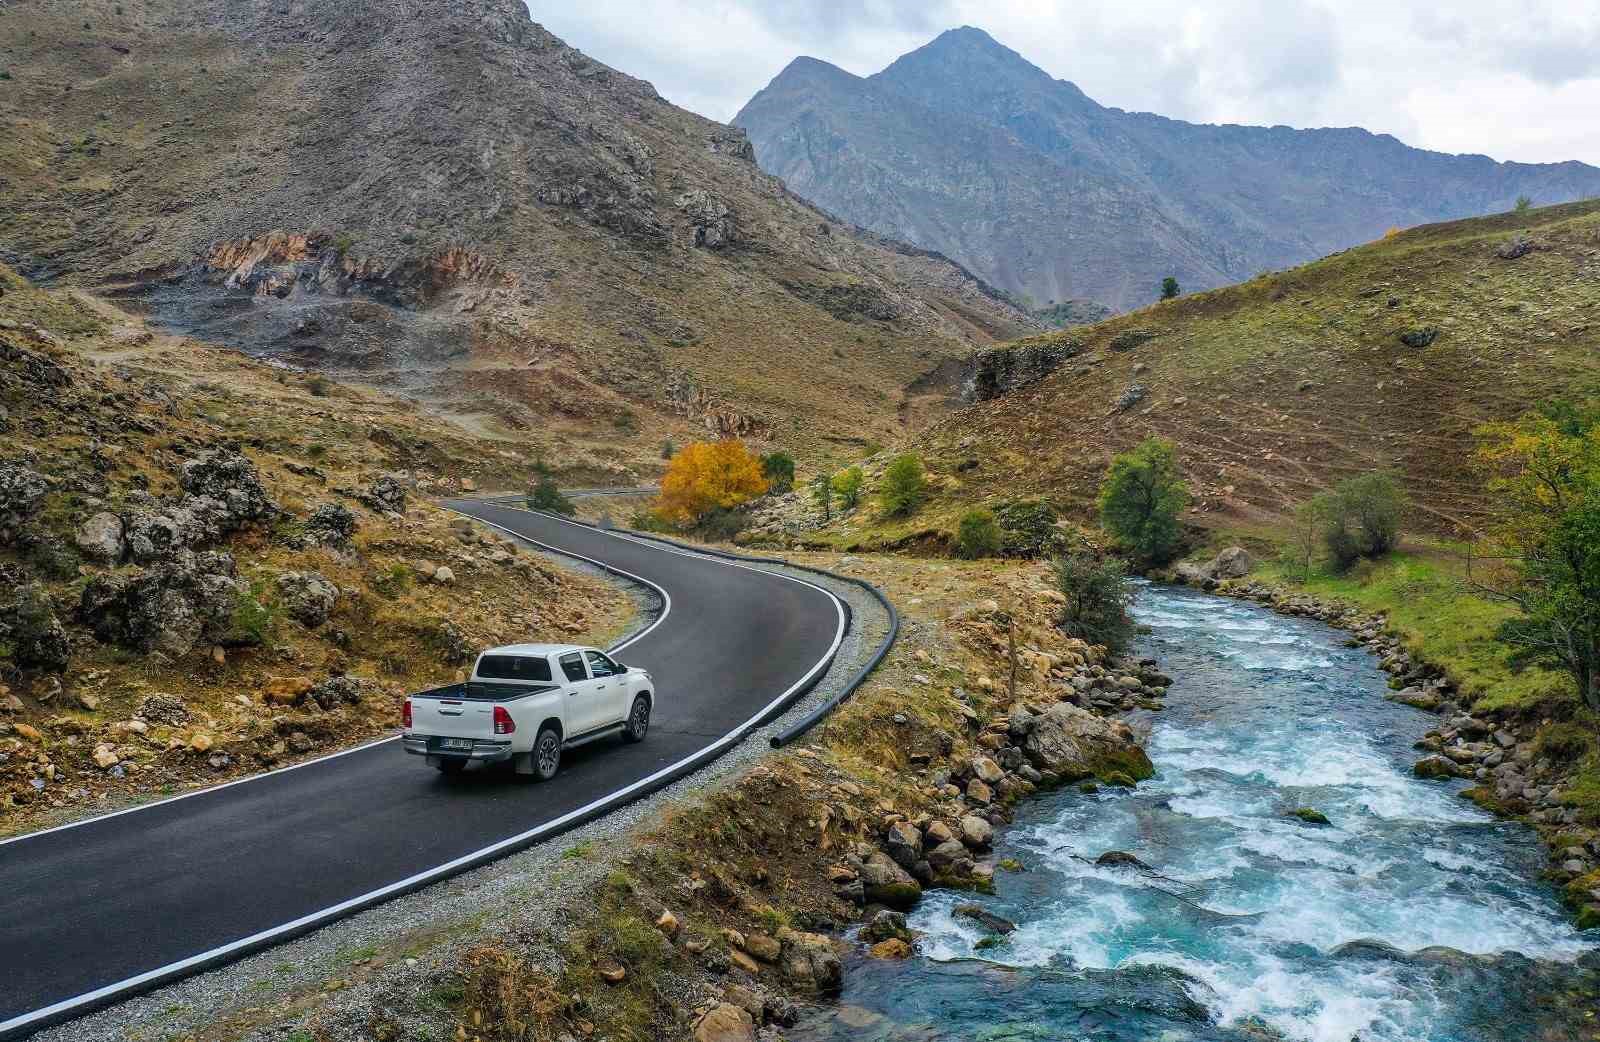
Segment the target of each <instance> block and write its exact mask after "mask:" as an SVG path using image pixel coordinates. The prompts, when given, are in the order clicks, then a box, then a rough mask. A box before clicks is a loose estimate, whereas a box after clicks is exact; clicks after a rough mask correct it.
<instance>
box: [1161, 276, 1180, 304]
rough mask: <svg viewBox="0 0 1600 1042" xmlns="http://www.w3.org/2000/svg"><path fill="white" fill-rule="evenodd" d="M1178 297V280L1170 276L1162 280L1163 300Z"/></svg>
mask: <svg viewBox="0 0 1600 1042" xmlns="http://www.w3.org/2000/svg"><path fill="white" fill-rule="evenodd" d="M1177 295H1178V280H1177V279H1175V278H1173V277H1172V276H1171V275H1168V276H1167V277H1166V278H1164V279H1162V280H1161V299H1162V300H1171V299H1172V298H1173V297H1176V296H1177Z"/></svg>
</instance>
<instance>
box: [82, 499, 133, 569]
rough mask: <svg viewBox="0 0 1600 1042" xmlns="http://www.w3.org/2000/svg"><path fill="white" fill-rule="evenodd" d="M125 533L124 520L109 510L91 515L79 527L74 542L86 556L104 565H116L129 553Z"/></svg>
mask: <svg viewBox="0 0 1600 1042" xmlns="http://www.w3.org/2000/svg"><path fill="white" fill-rule="evenodd" d="M123 531H124V528H123V524H122V518H120V517H118V516H117V515H116V514H113V513H111V512H110V511H108V510H102V511H100V512H99V513H97V514H92V515H90V517H89V518H88V519H87V520H85V521H84V522H83V524H81V525H79V526H78V531H77V532H76V533H75V534H74V536H73V541H74V542H75V543H76V544H77V546H78V549H79V550H80V551H82V552H83V554H84V556H86V557H90V558H93V559H94V560H96V561H100V562H101V563H103V564H115V563H117V562H118V561H120V560H122V556H123V554H124V553H126V552H127V543H126V540H125V539H124V536H123Z"/></svg>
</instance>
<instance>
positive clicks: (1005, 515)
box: [994, 499, 1066, 557]
mask: <svg viewBox="0 0 1600 1042" xmlns="http://www.w3.org/2000/svg"><path fill="white" fill-rule="evenodd" d="M994 517H995V520H996V521H998V522H999V523H1000V552H1001V553H1003V554H1006V555H1007V556H1009V557H1046V556H1049V555H1050V554H1055V553H1060V552H1062V551H1064V550H1065V549H1066V538H1065V536H1064V535H1063V534H1062V531H1061V529H1060V527H1059V526H1058V524H1057V522H1059V521H1060V518H1061V515H1060V514H1058V513H1056V508H1055V507H1053V506H1051V505H1050V504H1049V503H1046V502H1045V501H1044V500H1040V499H1023V500H1017V501H1015V502H1012V503H1002V504H1000V506H998V507H996V508H995V512H994Z"/></svg>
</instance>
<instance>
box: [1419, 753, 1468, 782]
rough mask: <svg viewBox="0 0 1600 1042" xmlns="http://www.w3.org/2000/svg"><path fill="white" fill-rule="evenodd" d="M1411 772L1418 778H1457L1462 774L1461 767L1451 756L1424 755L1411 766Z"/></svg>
mask: <svg viewBox="0 0 1600 1042" xmlns="http://www.w3.org/2000/svg"><path fill="white" fill-rule="evenodd" d="M1411 773H1412V774H1415V775H1416V776H1417V777H1418V778H1434V779H1438V778H1455V777H1459V776H1460V774H1461V768H1460V767H1459V766H1457V765H1456V762H1455V761H1454V760H1451V759H1450V758H1449V757H1445V756H1424V757H1423V758H1422V759H1420V760H1418V761H1417V762H1416V764H1415V765H1414V766H1413V767H1412V768H1411Z"/></svg>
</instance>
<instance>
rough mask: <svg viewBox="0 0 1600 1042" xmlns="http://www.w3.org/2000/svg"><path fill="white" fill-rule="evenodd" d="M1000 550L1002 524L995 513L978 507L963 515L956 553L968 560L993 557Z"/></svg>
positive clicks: (957, 531)
mask: <svg viewBox="0 0 1600 1042" xmlns="http://www.w3.org/2000/svg"><path fill="white" fill-rule="evenodd" d="M999 550H1000V525H999V524H998V523H996V522H995V519H994V514H992V513H990V512H989V511H987V510H985V509H983V508H982V507H978V508H976V509H973V510H969V511H967V512H966V513H965V514H962V515H961V523H960V525H959V526H958V527H957V529H956V553H958V554H960V555H961V556H962V557H965V558H967V559H968V560H976V559H978V558H980V557H992V556H994V555H995V554H996V553H998V552H999Z"/></svg>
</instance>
